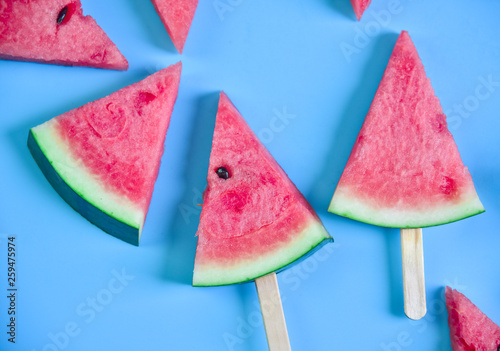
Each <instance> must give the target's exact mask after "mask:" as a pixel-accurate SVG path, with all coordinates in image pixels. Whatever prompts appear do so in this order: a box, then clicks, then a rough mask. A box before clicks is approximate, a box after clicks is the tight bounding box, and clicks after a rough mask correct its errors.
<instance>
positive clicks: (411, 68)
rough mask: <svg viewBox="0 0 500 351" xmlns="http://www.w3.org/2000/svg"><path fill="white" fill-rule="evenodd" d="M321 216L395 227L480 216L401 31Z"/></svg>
mask: <svg viewBox="0 0 500 351" xmlns="http://www.w3.org/2000/svg"><path fill="white" fill-rule="evenodd" d="M328 210H329V211H330V212H333V213H336V214H339V215H342V216H345V217H349V218H352V219H356V220H359V221H362V222H366V223H371V224H376V225H380V226H384V227H395V228H422V227H428V226H432V225H438V224H444V223H448V222H453V221H456V220H459V219H462V218H465V217H469V216H472V215H475V214H478V213H481V212H483V211H484V208H483V205H482V204H481V202H480V201H479V198H478V196H477V194H476V190H475V189H474V184H473V183H472V178H471V176H470V174H469V171H468V169H467V167H465V166H464V164H463V163H462V160H461V158H460V154H459V152H458V149H457V146H456V144H455V141H454V140H453V136H452V135H451V133H450V132H449V131H448V128H447V124H446V116H445V115H444V113H443V110H442V108H441V104H440V102H439V99H438V98H437V97H436V96H435V94H434V90H433V89H432V86H431V82H430V80H429V79H428V78H427V77H426V75H425V71H424V66H423V65H422V62H421V61H420V58H419V57H418V54H417V51H416V49H415V47H414V46H413V43H412V41H411V39H410V36H409V35H408V33H407V32H406V31H403V32H402V33H401V35H400V36H399V39H398V41H397V43H396V46H395V47H394V51H393V53H392V56H391V58H390V60H389V64H388V65H387V68H386V70H385V72H384V76H383V78H382V81H381V82H380V85H379V87H378V90H377V93H376V94H375V98H374V100H373V102H372V105H371V107H370V110H369V111H368V114H367V115H366V118H365V121H364V123H363V126H362V128H361V131H360V132H359V135H358V138H357V139H356V143H355V144H354V147H353V148H352V152H351V155H350V157H349V160H348V161H347V165H346V166H345V169H344V172H343V174H342V176H341V178H340V181H339V183H338V185H337V188H336V190H335V194H334V195H333V198H332V201H331V203H330V207H329V209H328Z"/></svg>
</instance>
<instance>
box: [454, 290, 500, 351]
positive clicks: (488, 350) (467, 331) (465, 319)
mask: <svg viewBox="0 0 500 351" xmlns="http://www.w3.org/2000/svg"><path fill="white" fill-rule="evenodd" d="M445 294H446V308H447V309H448V326H449V327H450V340H451V348H452V350H453V351H498V350H500V327H499V326H498V325H497V324H495V323H494V322H493V321H492V320H491V319H489V318H488V317H487V316H486V315H485V314H484V313H483V312H481V310H480V309H479V308H477V307H476V306H475V305H474V304H473V303H472V302H471V301H470V300H469V299H468V298H467V297H465V296H464V295H463V294H461V293H459V292H458V291H456V290H454V289H451V288H450V287H448V286H447V287H446V292H445Z"/></svg>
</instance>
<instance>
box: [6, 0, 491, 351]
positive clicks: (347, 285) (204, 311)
mask: <svg viewBox="0 0 500 351" xmlns="http://www.w3.org/2000/svg"><path fill="white" fill-rule="evenodd" d="M83 8H84V13H85V14H91V15H92V16H93V17H94V18H95V19H96V21H97V22H98V24H99V25H100V26H101V27H102V28H103V29H104V30H105V31H106V32H107V34H108V35H109V37H110V38H111V39H112V40H113V41H114V42H115V43H116V44H117V46H118V48H119V49H120V50H121V51H122V53H123V54H124V55H125V56H126V58H127V59H128V60H129V62H130V69H129V70H128V71H126V72H117V71H107V70H99V69H92V68H75V67H62V66H54V65H44V64H34V63H24V62H10V61H0V102H1V106H2V107H1V114H0V160H1V161H2V167H1V170H0V234H1V235H0V350H23V351H24V350H27V351H40V350H43V351H54V350H63V349H64V350H72V351H88V350H95V351H101V350H113V351H114V350H148V351H155V350H266V349H267V343H266V337H265V332H264V328H263V324H262V318H261V315H260V308H259V306H258V298H257V294H256V289H255V285H254V284H253V283H250V284H243V285H235V286H225V287H216V288H193V287H192V286H191V285H190V284H191V279H192V270H193V265H194V255H195V248H196V238H195V233H196V229H197V225H198V215H199V212H200V207H199V206H197V204H198V203H200V202H201V193H202V191H203V190H204V188H205V185H206V174H207V166H208V158H209V155H210V145H211V138H212V133H213V127H214V123H215V114H216V110H217V103H218V93H219V92H220V91H221V90H224V91H225V92H226V93H227V94H228V96H229V97H230V98H231V100H232V101H233V102H234V104H235V105H236V106H237V108H238V109H239V110H240V112H241V113H242V115H243V116H244V118H245V119H246V120H247V122H248V124H249V125H250V127H251V128H252V129H253V130H254V131H255V133H256V134H257V135H258V136H259V137H260V138H261V139H262V140H263V142H264V143H265V145H266V146H267V147H268V149H269V150H270V152H271V153H272V155H273V156H274V157H275V158H276V160H277V161H278V162H279V163H280V164H281V166H282V167H283V169H284V170H285V171H286V172H287V173H288V175H289V176H290V178H291V179H292V180H293V181H294V182H295V184H296V185H297V187H298V188H299V190H301V191H302V192H303V193H304V195H305V196H306V198H307V199H308V200H309V201H310V202H311V204H312V205H313V207H314V208H315V209H316V211H317V212H318V214H319V216H320V217H321V219H322V220H323V221H324V224H325V226H326V228H327V229H328V230H329V232H330V233H331V234H332V236H333V237H334V238H335V243H334V244H329V245H327V246H325V247H323V248H322V249H321V250H320V251H319V252H317V253H316V254H315V255H313V256H312V257H310V258H308V259H307V260H306V261H304V262H302V263H300V264H299V265H297V266H295V267H293V268H291V269H289V270H287V271H285V272H282V273H280V274H279V275H278V281H279V284H280V291H281V294H282V298H283V308H284V312H285V316H286V320H287V325H288V332H289V335H290V341H291V345H292V348H293V350H296V351H297V350H390V351H398V350H419V351H422V350H425V351H427V350H431V351H434V350H450V346H449V344H450V341H449V336H448V326H447V313H446V310H445V305H444V300H443V295H444V286H445V285H450V286H452V287H455V288H457V289H459V290H460V291H461V292H463V293H465V294H466V295H467V296H468V297H469V298H470V299H471V300H472V301H473V302H474V303H475V304H476V305H477V306H478V307H480V308H481V309H482V310H483V311H484V312H485V313H486V314H487V315H489V317H490V318H491V319H493V321H495V322H496V323H500V299H498V296H500V255H499V247H500V236H499V235H498V228H499V227H500V226H499V224H500V219H499V218H500V158H499V151H500V138H499V131H500V118H499V111H500V35H499V30H500V27H499V26H498V14H499V13H500V2H498V1H495V0H489V1H488V0H478V1H474V2H471V1H466V0H454V1H452V0H442V1H439V2H437V1H430V0H429V1H424V0H414V1H410V0H400V1H398V0H387V1H386V0H373V3H372V4H371V6H370V8H369V9H368V10H367V12H365V14H364V16H363V18H362V20H361V22H357V21H356V20H355V16H354V12H353V10H352V7H351V4H350V2H349V1H348V0H307V1H298V0H273V1H248V0H238V1H235V0H201V1H200V4H199V7H198V9H197V12H196V15H195V18H194V21H193V24H192V28H191V31H190V34H189V36H188V39H187V42H186V45H185V48H184V53H183V55H179V54H178V53H177V52H176V51H175V48H174V46H173V44H172V43H171V41H170V39H169V37H168V35H167V33H166V31H165V29H164V27H163V25H162V23H161V21H160V19H159V17H158V16H157V14H156V12H155V10H154V8H153V6H152V4H151V3H150V2H149V1H146V0H122V1H119V0H107V1H98V0H83ZM401 30H408V31H409V33H410V35H411V37H412V39H413V41H414V43H415V46H416V47H417V50H418V52H419V55H420V57H421V59H422V61H423V63H424V66H425V69H426V72H427V75H428V77H429V78H430V79H431V82H432V84H433V87H434V89H435V91H436V94H437V96H438V97H439V98H440V100H441V103H442V105H443V109H444V111H445V112H446V114H447V116H448V123H449V129H450V131H451V132H452V133H453V135H454V138H455V140H456V143H457V145H458V148H459V150H460V152H461V155H462V158H463V161H464V163H465V164H466V165H467V166H468V167H469V170H470V172H471V174H472V177H473V180H474V183H475V186H476V189H477V192H478V194H479V197H480V199H481V200H482V202H483V204H484V206H485V208H486V212H485V213H483V214H481V215H478V216H474V217H472V218H468V219H465V220H463V221H459V222H456V223H451V224H447V225H443V226H438V227H433V228H426V229H425V230H424V252H425V272H426V288H427V304H428V313H427V316H426V317H425V318H424V319H422V320H420V321H416V322H415V321H410V320H409V319H407V318H406V317H405V315H404V312H403V290H402V272H401V253H400V237H399V231H398V230H393V229H385V228H380V227H375V226H371V225H367V224H363V223H359V222H356V221H352V220H349V219H346V218H342V217H339V216H336V215H333V214H330V213H328V212H327V211H326V210H327V207H328V204H329V201H330V198H331V196H332V194H333V191H334V189H335V186H336V183H337V181H338V179H339V178H340V175H341V173H342V170H343V168H344V165H345V163H346V161H347V158H348V156H349V153H350V151H351V148H352V145H353V143H354V141H355V139H356V135H357V133H358V131H359V129H360V127H361V124H362V122H363V119H364V116H365V115H366V113H367V111H368V108H369V106H370V103H371V101H372V99H373V96H374V94H375V91H376V89H377V86H378V84H379V82H380V79H381V77H382V74H383V72H384V69H385V66H386V64H387V61H388V59H389V56H390V54H391V52H392V48H393V46H394V44H395V42H396V39H397V36H398V34H399V33H400V31H401ZM179 60H182V62H183V73H182V78H181V84H180V89H179V96H178V99H177V104H176V106H175V108H174V111H173V115H172V121H171V125H170V129H169V131H168V135H167V139H166V143H165V154H164V156H163V158H162V165H161V169H160V173H159V177H158V180H157V183H156V186H155V191H154V194H153V199H152V202H151V206H150V210H149V214H148V217H147V220H146V224H145V227H144V231H143V234H142V239H141V245H140V247H134V246H132V245H129V244H126V243H125V242H122V241H120V240H118V239H116V238H114V237H112V236H110V235H108V234H106V233H104V232H102V231H101V230H100V229H98V228H97V227H95V226H93V225H92V224H90V223H89V222H88V221H87V220H85V219H84V218H83V217H81V216H80V215H79V214H78V213H76V212H75V211H73V210H72V209H71V207H70V206H68V205H67V204H66V203H65V202H64V201H63V200H62V199H61V198H60V197H59V196H58V195H57V193H56V192H55V191H54V189H52V188H51V186H50V185H49V183H48V182H47V180H46V179H45V178H44V177H43V175H42V173H41V171H40V170H39V169H38V167H37V165H36V163H35V162H34V160H33V159H32V157H31V155H30V154H29V151H28V148H27V146H26V140H27V137H28V131H29V129H30V128H31V127H33V126H36V125H38V124H41V123H43V122H45V121H47V120H49V119H50V118H52V117H54V116H57V115H59V114H61V113H64V112H66V111H68V110H70V109H72V108H76V107H79V106H81V105H83V104H85V103H87V102H89V101H92V100H95V99H98V98H100V97H103V96H106V95H107V94H109V93H111V92H113V91H115V90H118V89H120V88H122V87H124V86H126V85H128V84H131V83H133V82H136V81H139V80H140V79H142V78H144V77H146V76H147V75H149V74H151V73H153V72H156V71H157V70H159V69H161V68H163V67H166V66H168V65H170V64H173V63H176V62H178V61H179ZM13 237H15V239H14V240H12V244H15V252H16V266H15V269H16V272H17V276H16V277H17V280H16V288H17V289H18V290H17V291H16V300H15V311H16V315H15V318H16V319H15V324H16V338H15V341H16V343H15V344H12V343H11V342H9V341H8V338H9V337H10V336H9V335H8V334H7V332H8V331H9V330H10V327H9V326H8V324H10V323H11V322H10V317H12V315H9V314H8V312H9V307H10V306H11V300H10V299H9V298H8V296H9V292H8V291H7V289H8V288H9V286H8V275H7V274H8V264H7V263H8V261H7V260H8V250H9V249H8V245H9V244H8V242H9V240H8V238H13ZM12 244H11V245H10V246H11V247H12V246H13V245H12Z"/></svg>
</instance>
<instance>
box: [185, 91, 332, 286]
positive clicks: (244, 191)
mask: <svg viewBox="0 0 500 351" xmlns="http://www.w3.org/2000/svg"><path fill="white" fill-rule="evenodd" d="M220 168H224V169H225V170H227V176H228V178H227V179H225V178H224V177H222V178H221V177H220V176H219V175H218V173H217V171H218V170H219V169H220ZM207 182H208V184H207V188H206V190H205V192H204V196H203V207H202V212H201V216H200V224H199V227H198V232H197V235H198V246H197V249H196V259H195V267H194V278H193V285H198V286H208V285H224V284H233V283H239V282H244V281H249V280H253V279H255V278H257V277H259V276H262V275H265V274H267V273H270V272H273V271H276V270H279V269H281V268H283V267H284V266H286V265H288V264H289V263H291V262H293V261H295V260H297V259H298V258H300V257H302V256H304V255H306V254H307V253H308V252H309V251H310V250H312V249H313V248H315V247H317V246H318V245H320V244H322V243H326V242H328V241H330V240H331V237H330V236H329V235H328V233H327V232H326V230H325V228H324V227H323V225H322V224H321V221H320V220H319V218H318V216H317V215H316V213H315V212H314V210H313V209H312V207H311V206H310V204H309V203H308V202H307V200H306V199H305V198H304V196H303V195H302V194H301V193H300V192H299V191H298V190H297V188H296V187H295V185H294V184H293V183H292V182H291V181H290V179H289V178H288V176H287V175H286V173H285V172H284V171H283V169H282V168H281V167H280V166H279V165H278V164H277V163H276V161H275V160H274V158H273V157H272V156H271V155H270V154H269V152H268V151H267V149H266V148H265V147H264V146H263V144H262V143H261V142H260V141H259V140H258V138H257V137H256V136H255V134H254V133H253V132H252V130H251V129H250V127H249V126H248V125H247V124H246V122H245V121H244V120H243V118H242V117H241V115H240V113H239V112H238V110H237V109H236V107H234V105H233V104H232V103H231V101H230V100H229V98H228V97H227V96H226V95H225V94H224V93H221V95H220V100H219V109H218V112H217V117H216V123H215V130H214V136H213V142H212V151H211V154H210V162H209V170H208V177H207Z"/></svg>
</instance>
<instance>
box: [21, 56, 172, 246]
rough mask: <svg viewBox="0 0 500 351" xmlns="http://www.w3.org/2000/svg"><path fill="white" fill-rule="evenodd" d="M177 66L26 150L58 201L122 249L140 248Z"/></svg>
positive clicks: (48, 129) (72, 116)
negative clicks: (124, 244)
mask: <svg viewBox="0 0 500 351" xmlns="http://www.w3.org/2000/svg"><path fill="white" fill-rule="evenodd" d="M181 69H182V64H181V63H180V62H179V63H177V64H175V65H172V66H170V67H167V68H165V69H163V70H160V71H158V72H156V73H154V74H152V75H150V76H149V77H147V78H145V79H143V80H142V81H140V82H137V83H135V84H132V85H130V86H127V87H124V88H122V89H121V90H119V91H116V92H114V93H112V94H111V95H109V96H107V97H104V98H101V99H99V100H96V101H93V102H89V103H88V104H86V105H83V106H81V107H79V108H76V109H74V110H71V111H69V112H66V113H64V114H62V115H60V116H57V117H54V118H52V119H51V120H49V121H47V122H45V123H43V124H41V125H39V126H37V127H34V128H32V129H31V130H30V132H29V136H28V147H29V150H30V152H31V154H32V155H33V158H34V159H35V161H36V163H37V164H38V166H39V167H40V169H41V170H42V173H43V174H44V175H45V177H46V178H47V180H48V181H49V182H50V184H51V185H52V186H53V187H54V189H55V190H56V191H57V192H58V193H59V195H60V196H61V197H62V198H63V199H64V200H65V201H66V202H67V203H68V204H69V205H71V207H73V208H74V209H75V210H76V211H78V212H79V213H80V214H81V215H82V216H83V217H85V218H87V219H88V220H89V221H90V222H92V223H94V224H95V225H97V226H98V227H99V228H101V229H102V230H104V231H106V232H108V233H109V234H111V235H114V236H116V237H117V238H120V239H122V240H124V241H126V242H128V243H131V244H134V245H139V240H140V237H141V233H142V228H143V226H144V221H145V219H146V214H147V212H148V208H149V203H150V201H151V196H152V194H153V189H154V184H155V181H156V177H157V175H158V170H159V168H160V161H161V157H162V155H163V148H164V143H165V136H166V133H167V130H168V127H169V124H170V117H171V114H172V110H173V107H174V104H175V101H176V99H177V92H178V89H179V81H180V76H181Z"/></svg>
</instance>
